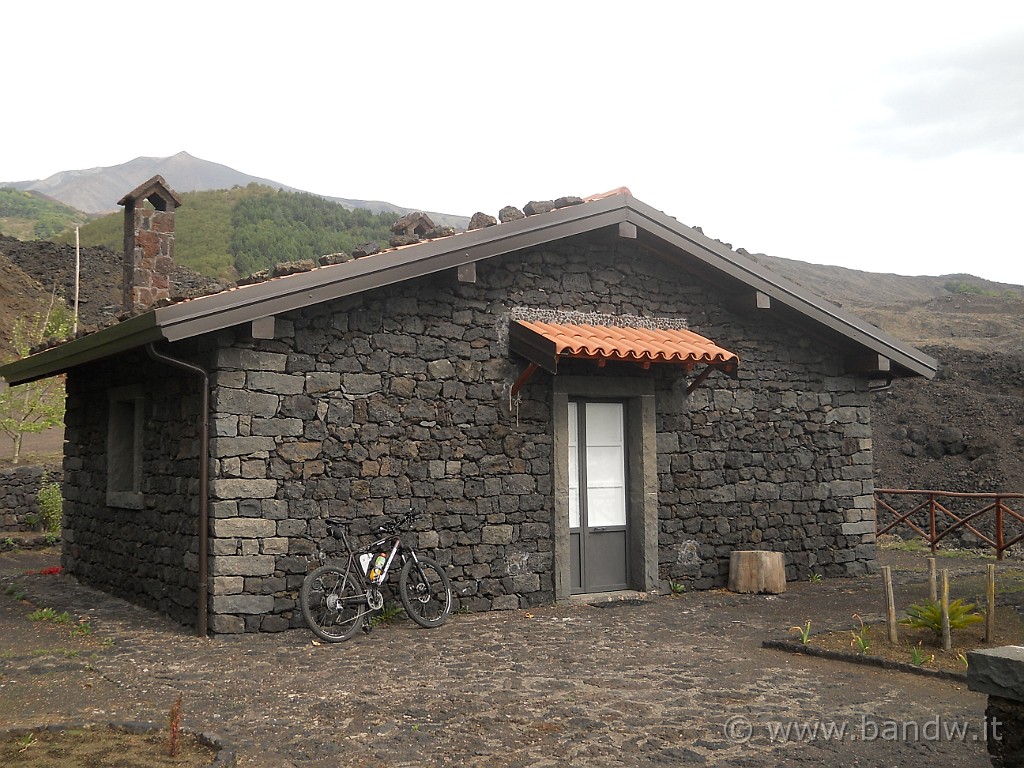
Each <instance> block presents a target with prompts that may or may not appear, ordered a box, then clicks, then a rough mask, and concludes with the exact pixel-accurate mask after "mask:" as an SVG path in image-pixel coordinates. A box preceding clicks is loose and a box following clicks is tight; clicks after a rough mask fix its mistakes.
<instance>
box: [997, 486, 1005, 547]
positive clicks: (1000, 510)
mask: <svg viewBox="0 0 1024 768" xmlns="http://www.w3.org/2000/svg"><path fill="white" fill-rule="evenodd" d="M1003 541H1005V539H1004V538H1003V500H1002V498H1001V497H1000V496H996V560H1002V559H1003Z"/></svg>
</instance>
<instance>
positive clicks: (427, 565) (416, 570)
mask: <svg viewBox="0 0 1024 768" xmlns="http://www.w3.org/2000/svg"><path fill="white" fill-rule="evenodd" d="M398 594H399V596H400V597H401V598H402V607H403V608H405V612H406V613H407V614H409V618H410V619H412V620H413V621H415V622H416V623H417V624H419V625H420V626H421V627H426V628H427V629H433V628H434V627H439V626H441V625H442V624H444V621H445V619H447V618H448V614H449V613H450V612H451V610H452V585H451V582H450V581H449V580H448V576H447V575H446V574H445V572H444V569H443V568H442V567H441V566H440V565H438V564H437V563H435V562H434V561H433V560H431V559H430V558H428V557H421V558H420V559H419V567H417V564H416V562H414V561H413V560H407V561H406V563H405V565H404V566H402V574H401V576H400V577H399V579H398Z"/></svg>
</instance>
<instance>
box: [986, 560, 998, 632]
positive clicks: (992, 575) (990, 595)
mask: <svg viewBox="0 0 1024 768" xmlns="http://www.w3.org/2000/svg"><path fill="white" fill-rule="evenodd" d="M987 571H988V573H987V576H988V579H987V584H986V585H985V587H986V588H985V597H986V598H987V600H988V610H987V611H986V612H985V642H986V643H991V642H992V639H993V638H994V637H995V636H996V567H995V566H994V565H992V563H989V566H988V568H987Z"/></svg>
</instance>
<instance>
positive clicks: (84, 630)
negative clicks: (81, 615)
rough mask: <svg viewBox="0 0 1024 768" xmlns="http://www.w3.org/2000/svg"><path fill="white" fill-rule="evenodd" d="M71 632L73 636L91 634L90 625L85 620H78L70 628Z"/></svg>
mask: <svg viewBox="0 0 1024 768" xmlns="http://www.w3.org/2000/svg"><path fill="white" fill-rule="evenodd" d="M71 634H72V635H74V636H75V637H88V636H89V635H91V634H92V626H91V625H90V624H89V622H87V621H83V622H80V623H79V624H76V625H75V628H74V629H72V630H71Z"/></svg>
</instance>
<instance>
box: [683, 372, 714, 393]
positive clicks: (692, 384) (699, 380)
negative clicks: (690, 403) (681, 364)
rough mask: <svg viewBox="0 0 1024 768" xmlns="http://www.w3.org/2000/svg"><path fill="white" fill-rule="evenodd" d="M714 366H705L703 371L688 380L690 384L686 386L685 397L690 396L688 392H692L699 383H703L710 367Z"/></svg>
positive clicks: (708, 374) (709, 373)
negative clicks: (690, 380) (691, 379)
mask: <svg viewBox="0 0 1024 768" xmlns="http://www.w3.org/2000/svg"><path fill="white" fill-rule="evenodd" d="M714 367H715V366H713V365H709V366H708V367H707V368H705V369H704V370H703V371H701V372H700V373H699V374H698V375H697V378H696V379H694V380H693V381H692V382H690V386H688V387H687V388H686V396H687V397H689V396H690V393H691V392H693V390H695V389H696V388H697V387H699V386H700V385H701V384H703V383H704V379H706V378H707V377H708V376H710V375H711V371H712V369H713V368H714Z"/></svg>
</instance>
